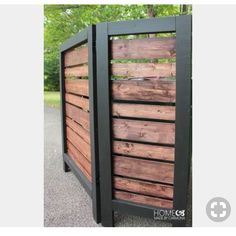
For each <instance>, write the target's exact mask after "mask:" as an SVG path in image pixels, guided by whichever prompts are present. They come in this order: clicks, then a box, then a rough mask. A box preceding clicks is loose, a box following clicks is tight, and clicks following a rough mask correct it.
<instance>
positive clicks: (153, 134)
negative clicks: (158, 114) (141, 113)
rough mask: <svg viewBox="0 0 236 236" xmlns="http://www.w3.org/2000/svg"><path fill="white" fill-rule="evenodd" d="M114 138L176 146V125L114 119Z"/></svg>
mask: <svg viewBox="0 0 236 236" xmlns="http://www.w3.org/2000/svg"><path fill="white" fill-rule="evenodd" d="M113 137H114V138H116V139H125V140H130V141H142V142H152V143H162V144H174V143H175V124H173V123H162V122H153V121H139V120H128V119H113Z"/></svg>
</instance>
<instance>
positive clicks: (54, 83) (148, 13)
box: [44, 5, 189, 91]
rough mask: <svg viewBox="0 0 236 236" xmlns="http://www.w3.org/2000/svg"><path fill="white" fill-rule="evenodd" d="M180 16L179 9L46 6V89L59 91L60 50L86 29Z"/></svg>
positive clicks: (175, 7)
mask: <svg viewBox="0 0 236 236" xmlns="http://www.w3.org/2000/svg"><path fill="white" fill-rule="evenodd" d="M188 11H189V10H188ZM180 13H181V12H180V7H179V5H45V7H44V15H45V17H44V89H45V90H51V91H58V90H59V47H60V45H61V44H62V43H63V42H64V41H65V40H66V39H68V38H70V37H71V36H73V35H74V34H75V33H77V32H78V31H80V30H82V29H84V28H85V27H86V26H88V25H90V24H96V23H98V22H104V21H119V20H133V19H143V18H150V17H156V16H157V15H158V17H159V16H169V15H179V14H180Z"/></svg>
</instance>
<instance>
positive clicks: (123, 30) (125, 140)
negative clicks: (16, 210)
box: [97, 16, 191, 226]
mask: <svg viewBox="0 0 236 236" xmlns="http://www.w3.org/2000/svg"><path fill="white" fill-rule="evenodd" d="M137 34H138V35H140V36H138V37H134V35H137ZM121 35H129V38H124V37H122V38H119V39H117V38H118V36H121ZM181 41H182V42H185V44H183V45H181ZM190 43H191V19H190V17H189V16H180V17H168V18H159V19H148V20H139V21H127V22H114V23H113V22H111V23H101V24H98V25H97V68H98V73H97V76H98V81H99V83H98V120H99V129H98V131H99V156H100V179H101V214H102V224H103V225H104V226H112V225H113V211H114V210H116V211H118V212H119V211H121V212H126V213H130V214H136V215H142V216H149V217H151V218H153V217H154V210H155V209H175V210H185V209H186V195H187V182H188V181H187V180H188V169H189V154H190V152H189V146H190V133H189V130H190V115H191V85H190V79H191V78H190V76H191V74H190V73H189V68H190V62H191V45H190ZM183 48H184V49H183ZM186 81H187V82H186ZM99 84H100V85H99ZM183 100H185V102H183ZM183 120H184V122H185V124H183ZM182 128H184V130H183V129H182ZM174 223H176V222H174ZM177 223H178V224H179V225H183V224H184V220H180V221H177Z"/></svg>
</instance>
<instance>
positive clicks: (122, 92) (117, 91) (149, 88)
mask: <svg viewBox="0 0 236 236" xmlns="http://www.w3.org/2000/svg"><path fill="white" fill-rule="evenodd" d="M112 96H113V99H117V100H134V101H153V102H154V101H155V102H175V100H176V83H175V81H174V80H157V79H155V80H151V79H148V80H114V81H112Z"/></svg>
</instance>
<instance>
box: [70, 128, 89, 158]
mask: <svg viewBox="0 0 236 236" xmlns="http://www.w3.org/2000/svg"><path fill="white" fill-rule="evenodd" d="M66 137H67V139H68V140H69V141H70V142H71V143H72V144H73V145H74V146H75V147H76V148H77V150H78V151H79V152H80V153H81V154H82V155H83V156H84V158H86V159H87V160H88V161H89V162H91V150H90V145H89V144H88V143H86V142H85V141H84V140H83V139H82V138H81V137H80V136H79V135H78V134H76V133H75V132H74V131H73V130H72V129H71V128H69V127H67V128H66Z"/></svg>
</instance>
